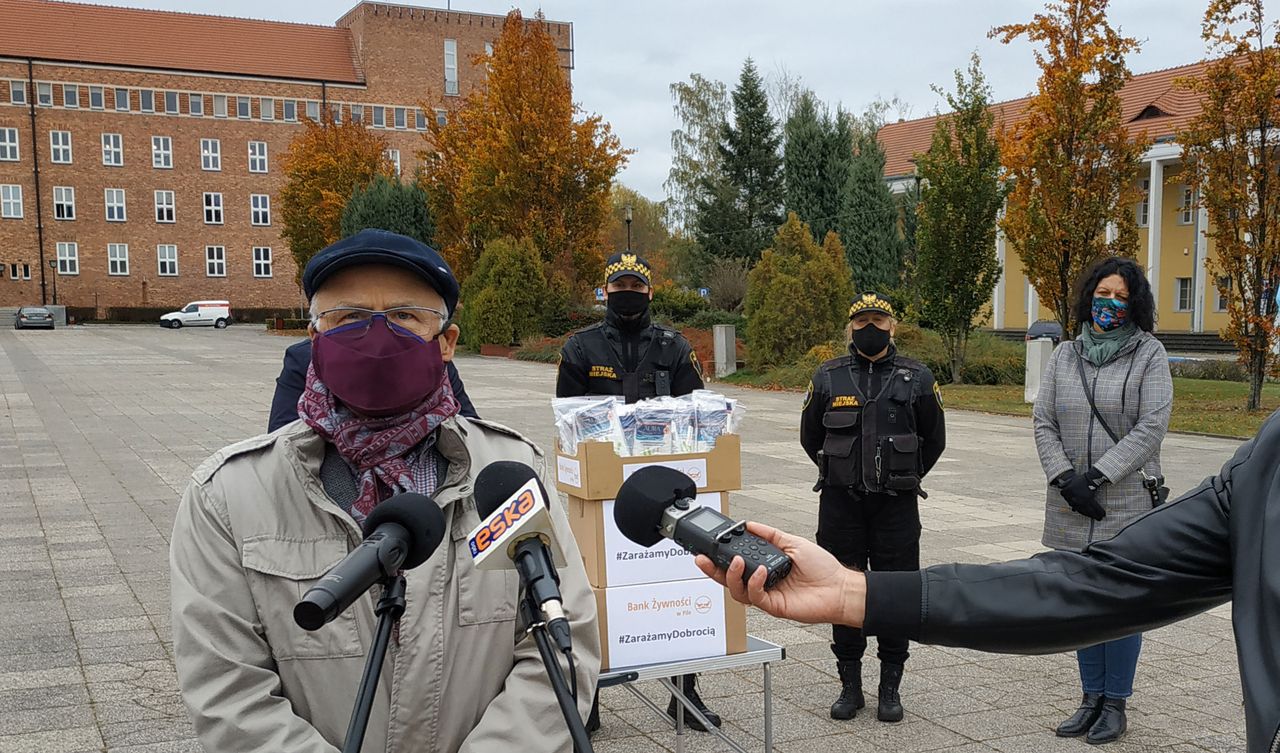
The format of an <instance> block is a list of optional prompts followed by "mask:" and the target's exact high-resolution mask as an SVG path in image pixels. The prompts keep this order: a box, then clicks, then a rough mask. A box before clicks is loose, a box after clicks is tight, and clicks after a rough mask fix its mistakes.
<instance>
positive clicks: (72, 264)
mask: <svg viewBox="0 0 1280 753" xmlns="http://www.w3.org/2000/svg"><path fill="white" fill-rule="evenodd" d="M54 248H55V249H56V250H55V252H54V253H56V254H57V259H58V274H59V275H61V276H71V275H78V274H80V245H79V244H77V243H76V242H74V241H59V242H58V244H57V245H56V246H55V247H54Z"/></svg>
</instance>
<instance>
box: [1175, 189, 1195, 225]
mask: <svg viewBox="0 0 1280 753" xmlns="http://www.w3.org/2000/svg"><path fill="white" fill-rule="evenodd" d="M1195 206H1196V197H1195V193H1194V192H1193V191H1192V190H1191V186H1183V187H1182V201H1181V203H1179V204H1178V224H1179V225H1190V224H1191V223H1192V222H1194V221H1195V211H1196V210H1195Z"/></svg>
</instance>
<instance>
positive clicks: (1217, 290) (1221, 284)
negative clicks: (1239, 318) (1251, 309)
mask: <svg viewBox="0 0 1280 753" xmlns="http://www.w3.org/2000/svg"><path fill="white" fill-rule="evenodd" d="M1224 291H1225V292H1226V294H1225V295H1224V294H1223V292H1224ZM1230 298H1231V278H1230V277H1219V278H1218V284H1217V285H1215V286H1214V288H1213V310H1214V311H1217V312H1218V313H1222V312H1224V311H1226V310H1227V304H1228V303H1229V302H1230V300H1229V299H1230Z"/></svg>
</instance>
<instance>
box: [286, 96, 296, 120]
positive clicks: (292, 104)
mask: <svg viewBox="0 0 1280 753" xmlns="http://www.w3.org/2000/svg"><path fill="white" fill-rule="evenodd" d="M284 119H285V120H286V121H288V122H290V123H296V122H298V102H297V100H294V99H286V100H285V101H284Z"/></svg>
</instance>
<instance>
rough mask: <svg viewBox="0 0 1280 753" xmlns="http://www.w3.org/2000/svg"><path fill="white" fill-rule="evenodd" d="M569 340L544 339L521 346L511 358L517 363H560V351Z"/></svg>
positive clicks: (560, 338) (562, 338)
mask: <svg viewBox="0 0 1280 753" xmlns="http://www.w3.org/2000/svg"><path fill="white" fill-rule="evenodd" d="M566 339H567V338H564V337H542V338H539V339H537V340H531V341H529V342H526V343H525V344H524V345H521V346H520V347H519V348H518V349H516V351H515V352H514V353H512V354H511V357H512V358H514V359H516V360H517V361H537V362H538V363H560V351H561V350H562V349H563V348H564V343H565V340H566Z"/></svg>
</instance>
